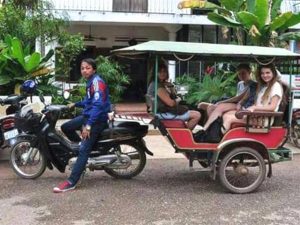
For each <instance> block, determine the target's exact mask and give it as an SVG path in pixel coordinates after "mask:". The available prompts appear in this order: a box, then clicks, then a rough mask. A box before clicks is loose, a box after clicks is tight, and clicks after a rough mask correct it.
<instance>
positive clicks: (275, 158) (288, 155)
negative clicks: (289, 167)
mask: <svg viewBox="0 0 300 225" xmlns="http://www.w3.org/2000/svg"><path fill="white" fill-rule="evenodd" d="M268 153H269V158H270V160H271V162H272V163H276V162H282V161H290V160H292V159H293V153H292V151H291V150H290V149H288V148H285V147H281V148H278V149H276V150H269V151H268Z"/></svg>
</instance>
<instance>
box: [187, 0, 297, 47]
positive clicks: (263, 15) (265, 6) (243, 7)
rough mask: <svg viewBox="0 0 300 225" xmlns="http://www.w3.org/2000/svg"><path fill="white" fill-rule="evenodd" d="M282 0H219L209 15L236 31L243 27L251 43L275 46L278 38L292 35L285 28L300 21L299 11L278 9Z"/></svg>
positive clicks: (288, 38)
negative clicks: (282, 11)
mask: <svg viewBox="0 0 300 225" xmlns="http://www.w3.org/2000/svg"><path fill="white" fill-rule="evenodd" d="M282 1H283V0H220V3H221V6H216V7H214V12H210V13H208V19H210V20H211V21H213V22H215V23H216V24H218V25H222V26H226V27H232V28H234V29H237V31H240V30H244V31H245V32H246V33H247V34H248V35H249V37H250V40H251V42H252V44H254V45H259V46H275V45H278V44H279V42H280V41H281V40H292V39H294V38H295V34H294V32H291V33H289V34H288V35H287V34H284V32H285V31H286V30H287V29H288V28H289V27H291V26H294V25H296V24H298V23H300V13H297V14H295V13H293V12H285V13H281V12H280V6H281V3H282ZM191 7H193V6H191ZM204 7H205V6H204ZM282 35H283V36H282Z"/></svg>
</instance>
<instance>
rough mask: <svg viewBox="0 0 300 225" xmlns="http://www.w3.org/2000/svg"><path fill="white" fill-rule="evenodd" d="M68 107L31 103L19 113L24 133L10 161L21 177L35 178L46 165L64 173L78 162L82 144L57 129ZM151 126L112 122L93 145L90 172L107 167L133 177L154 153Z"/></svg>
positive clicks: (114, 173)
mask: <svg viewBox="0 0 300 225" xmlns="http://www.w3.org/2000/svg"><path fill="white" fill-rule="evenodd" d="M66 110H68V108H67V106H64V105H48V106H45V108H44V109H43V110H42V112H40V113H36V112H34V111H33V110H32V107H31V105H30V104H28V105H26V106H24V107H23V108H22V109H21V110H20V112H19V113H17V114H16V121H15V125H16V127H17V128H18V129H21V130H22V131H23V132H24V133H22V134H20V135H19V136H18V141H17V142H16V143H15V144H14V145H13V146H12V150H11V154H10V164H11V166H12V168H13V170H14V171H15V172H16V174H17V175H19V176H20V177H22V178H28V179H34V178H37V177H39V176H41V175H42V174H43V173H44V171H45V169H46V167H48V168H49V169H51V170H52V169H53V167H56V168H57V169H58V170H59V171H60V172H62V173H63V172H65V169H66V167H67V166H69V167H70V169H72V167H73V165H74V163H75V162H76V159H77V156H78V153H79V148H80V143H74V142H71V141H69V140H68V139H66V138H65V137H64V136H63V135H62V134H61V133H60V132H59V131H57V130H56V129H55V125H56V123H57V120H58V119H59V117H60V115H61V113H63V112H65V111H66ZM147 132H148V126H145V125H140V124H139V123H137V122H120V123H119V124H117V125H116V124H114V122H113V121H112V122H110V127H109V128H107V129H105V130H104V131H103V132H102V133H101V135H100V136H99V139H98V141H97V143H96V144H95V146H94V147H93V149H92V151H91V153H90V156H89V159H88V162H87V164H86V168H88V169H89V170H91V171H94V170H104V171H105V172H106V173H107V174H109V175H111V176H113V177H115V178H126V179H129V178H132V177H134V176H136V175H138V174H139V173H140V172H141V171H142V170H143V169H144V167H145V164H146V153H147V154H149V155H153V153H152V152H150V151H149V150H148V149H147V147H146V145H145V141H144V140H143V137H144V136H145V135H146V134H147Z"/></svg>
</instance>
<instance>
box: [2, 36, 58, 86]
mask: <svg viewBox="0 0 300 225" xmlns="http://www.w3.org/2000/svg"><path fill="white" fill-rule="evenodd" d="M30 51H31V49H30V46H25V47H23V45H22V43H21V41H20V40H19V39H18V38H15V37H14V38H12V37H10V36H6V38H5V40H4V45H3V46H2V50H1V52H0V85H8V84H12V83H13V85H15V86H18V84H20V83H22V82H23V81H24V80H26V79H30V78H33V77H36V76H42V75H45V74H49V72H50V70H49V69H48V64H47V61H48V60H49V59H50V58H51V57H52V55H53V54H54V52H53V50H50V51H49V52H48V54H47V55H46V56H45V57H41V54H40V53H39V52H33V53H30Z"/></svg>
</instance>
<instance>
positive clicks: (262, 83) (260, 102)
mask: <svg viewBox="0 0 300 225" xmlns="http://www.w3.org/2000/svg"><path fill="white" fill-rule="evenodd" d="M256 80H257V82H258V84H257V88H256V101H255V104H254V105H252V106H250V107H247V108H246V110H249V111H251V112H253V111H271V112H277V111H278V109H279V105H280V102H281V100H282V96H283V88H282V85H281V84H280V83H279V82H278V73H277V70H276V69H275V66H274V65H273V64H268V65H260V66H259V67H258V69H257V73H256ZM235 113H236V110H234V111H230V112H227V113H225V114H224V115H223V121H224V122H223V126H224V128H225V131H227V130H229V129H230V127H231V124H232V123H246V120H245V118H243V119H238V118H236V116H235Z"/></svg>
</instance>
